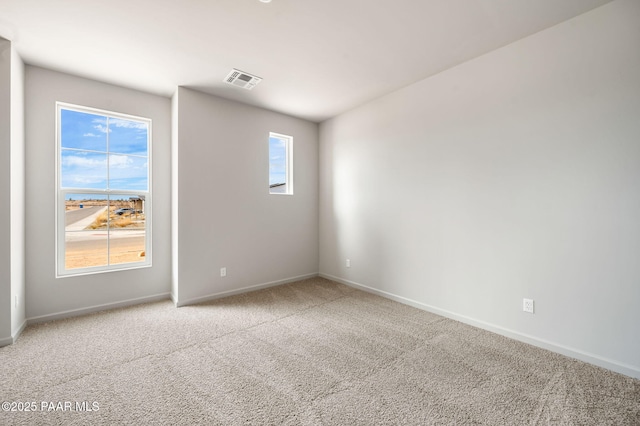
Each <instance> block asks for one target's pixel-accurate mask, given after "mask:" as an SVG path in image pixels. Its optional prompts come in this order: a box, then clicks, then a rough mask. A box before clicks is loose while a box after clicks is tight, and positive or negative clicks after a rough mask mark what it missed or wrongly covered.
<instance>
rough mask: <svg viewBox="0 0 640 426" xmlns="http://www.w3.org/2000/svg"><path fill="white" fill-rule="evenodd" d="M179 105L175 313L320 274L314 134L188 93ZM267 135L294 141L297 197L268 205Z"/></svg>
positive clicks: (291, 121)
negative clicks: (231, 294)
mask: <svg viewBox="0 0 640 426" xmlns="http://www.w3.org/2000/svg"><path fill="white" fill-rule="evenodd" d="M177 103H178V119H177V121H178V130H177V132H178V137H177V140H174V143H175V144H177V145H176V147H175V148H176V149H175V150H174V155H176V150H177V158H176V162H177V176H179V181H178V182H177V191H178V193H179V194H180V198H179V202H178V205H177V211H178V213H177V218H178V224H177V226H178V229H177V232H178V234H179V241H178V242H177V244H178V247H177V248H176V250H177V255H178V259H177V265H178V271H177V278H176V277H174V280H177V281H178V283H179V296H178V301H177V302H178V304H184V303H190V302H193V301H194V299H195V300H202V298H207V297H212V296H215V295H220V294H228V293H229V292H235V291H239V290H241V289H246V288H248V287H252V286H261V285H265V284H269V283H273V282H282V281H286V280H289V279H293V278H296V277H301V276H306V275H309V274H317V272H318V141H317V138H318V131H317V129H318V126H317V124H315V123H311V122H307V121H304V120H300V119H296V118H292V117H289V116H286V115H282V114H278V113H275V112H271V111H267V110H263V109H260V108H256V107H252V106H247V105H243V104H239V103H237V102H233V101H228V100H225V99H221V98H217V97H214V96H209V95H205V94H202V93H199V92H195V91H193V90H189V89H185V88H179V89H178V93H177ZM269 132H277V133H283V134H286V135H291V136H293V144H294V148H293V153H294V172H293V175H294V186H295V194H294V195H292V196H287V195H269V188H268V185H269V183H268V182H269V180H268V174H269V171H268V170H269V168H268V166H269V161H268V140H269ZM174 193H175V191H174ZM174 202H177V199H176V200H174ZM221 267H226V268H227V276H226V277H225V278H221V277H220V268H221Z"/></svg>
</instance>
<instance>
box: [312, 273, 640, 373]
mask: <svg viewBox="0 0 640 426" xmlns="http://www.w3.org/2000/svg"><path fill="white" fill-rule="evenodd" d="M318 275H319V276H321V277H323V278H326V279H328V280H332V281H336V282H339V283H342V284H345V285H348V286H350V287H353V288H357V289H359V290H363V291H366V292H368V293H373V294H376V295H378V296H382V297H385V298H387V299H391V300H394V301H396V302H400V303H403V304H405V305H409V306H413V307H414V308H418V309H422V310H424V311H427V312H431V313H433V314H436V315H440V316H443V317H445V318H450V319H453V320H456V321H460V322H462V323H465V324H468V325H471V326H474V327H477V328H481V329H483V330H487V331H491V332H493V333H496V334H500V335H502V336H505V337H509V338H511V339H514V340H518V341H520V342H524V343H528V344H530V345H533V346H537V347H539V348H543V349H547V350H549V351H551V352H556V353H559V354H562V355H565V356H568V357H570V358H574V359H578V360H580V361H584V362H587V363H589V364H593V365H597V366H598V367H602V368H606V369H608V370H611V371H615V372H617V373H620V374H624V375H626V376H629V377H633V378H636V379H640V368H638V367H634V366H632V365H628V364H624V363H621V362H618V361H614V360H611V359H607V358H604V357H600V356H598V355H594V354H590V353H588V352H584V351H581V350H579V349H575V348H571V347H568V346H564V345H561V344H558V343H555V342H550V341H548V340H545V339H540V338H538V337H535V336H531V335H528V334H524V333H520V332H517V331H514V330H510V329H508V328H504V327H500V326H498V325H495V324H491V323H488V322H484V321H480V320H477V319H474V318H471V317H467V316H465V315H460V314H457V313H455V312H451V311H447V310H445V309H440V308H437V307H435V306H431V305H427V304H425V303H422V302H418V301H415V300H412V299H409V298H406V297H402V296H398V295H395V294H392V293H388V292H386V291H382V290H378V289H375V288H372V287H368V286H366V285H364V284H360V283H357V282H355V281H350V280H346V279H343V278H340V277H336V276H333V275H329V274H323V273H320V274H318Z"/></svg>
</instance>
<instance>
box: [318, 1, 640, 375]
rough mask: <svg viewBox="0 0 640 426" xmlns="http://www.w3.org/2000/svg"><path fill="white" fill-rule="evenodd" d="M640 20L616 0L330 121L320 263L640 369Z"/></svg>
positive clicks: (438, 306) (323, 140)
mask: <svg viewBox="0 0 640 426" xmlns="http://www.w3.org/2000/svg"><path fill="white" fill-rule="evenodd" d="M639 22H640V2H637V1H632V0H629V1H617V2H613V3H611V4H607V5H605V6H603V7H601V8H599V9H596V10H594V11H592V12H589V13H587V14H585V15H582V16H579V17H577V18H575V19H572V20H570V21H567V22H565V23H563V24H560V25H558V26H555V27H553V28H550V29H548V30H545V31H542V32H540V33H537V34H535V35H533V36H531V37H528V38H526V39H523V40H521V41H518V42H516V43H513V44H511V45H508V46H506V47H504V48H502V49H499V50H497V51H494V52H492V53H489V54H487V55H484V56H482V57H480V58H477V59H475V60H472V61H469V62H467V63H464V64H462V65H460V66H458V67H455V68H453V69H451V70H448V71H445V72H443V73H441V74H439V75H436V76H434V77H432V78H429V79H426V80H423V81H421V82H418V83H416V84H414V85H411V86H409V87H406V88H404V89H402V90H400V91H397V92H395V93H392V94H390V95H388V96H385V97H383V98H380V99H378V100H376V101H374V102H371V103H368V104H366V105H364V106H361V107H359V108H357V109H355V110H352V111H350V112H348V113H345V114H343V115H341V116H338V117H336V118H334V119H332V120H329V121H327V122H324V123H322V124H321V126H320V272H321V274H324V275H326V276H331V277H337V278H339V279H341V280H344V281H345V282H346V281H348V282H351V283H355V284H357V285H362V286H367V287H369V288H370V289H372V290H373V291H377V292H381V293H385V294H387V295H388V296H392V297H396V298H398V299H401V300H404V301H405V302H409V303H413V304H414V305H417V306H421V307H423V308H426V309H430V310H432V311H435V312H438V313H441V314H445V315H448V316H450V317H453V318H457V319H460V320H463V321H466V322H469V323H472V324H475V325H479V326H481V327H484V328H488V329H491V330H494V331H498V332H500V333H503V334H506V335H511V336H514V337H517V338H519V339H521V340H525V341H530V342H534V343H535V344H538V345H540V346H544V347H549V348H552V349H554V350H556V351H560V352H563V353H567V354H570V355H572V356H576V357H579V358H582V359H585V360H588V361H590V362H594V363H596V364H600V365H603V366H607V367H609V368H613V369H615V370H618V371H621V372H624V373H626V374H629V375H633V376H636V377H640V338H639V337H638V336H639V335H638V325H639V324H640V310H639V309H637V304H638V302H640V285H639V283H640V261H638V253H639V252H640V245H639V242H640V220H639V218H640V119H639V117H640V83H639V81H640V80H639V77H640V25H638V23H639ZM346 258H349V259H351V262H352V263H351V268H346V267H345V259H346ZM523 297H527V298H533V299H535V303H536V305H535V307H536V312H535V314H534V315H531V314H526V313H523V312H522V298H523Z"/></svg>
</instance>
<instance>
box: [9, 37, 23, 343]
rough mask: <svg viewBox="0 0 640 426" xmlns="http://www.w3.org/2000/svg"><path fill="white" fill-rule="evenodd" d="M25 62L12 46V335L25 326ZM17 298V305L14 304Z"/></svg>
mask: <svg viewBox="0 0 640 426" xmlns="http://www.w3.org/2000/svg"><path fill="white" fill-rule="evenodd" d="M24 127H25V123H24V62H22V59H21V58H20V57H19V56H18V53H17V52H16V50H15V48H12V49H11V166H10V169H11V302H12V303H11V335H12V336H13V337H14V338H15V337H16V336H17V335H18V334H19V333H20V332H21V331H22V329H23V328H24V327H25V325H26V317H25V315H26V312H25V303H26V297H25V293H26V288H25V217H24V215H25V174H24V171H25V139H24ZM16 298H17V304H16Z"/></svg>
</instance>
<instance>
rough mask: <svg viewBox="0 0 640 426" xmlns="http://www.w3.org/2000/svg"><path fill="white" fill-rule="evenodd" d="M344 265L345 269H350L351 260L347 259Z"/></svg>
mask: <svg viewBox="0 0 640 426" xmlns="http://www.w3.org/2000/svg"><path fill="white" fill-rule="evenodd" d="M346 265H347V268H351V259H347V262H346Z"/></svg>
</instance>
